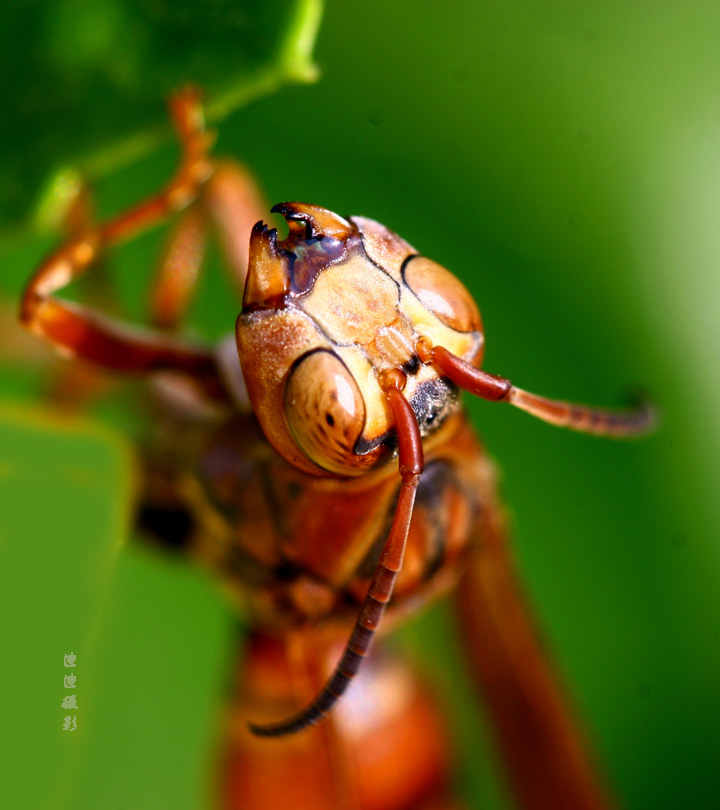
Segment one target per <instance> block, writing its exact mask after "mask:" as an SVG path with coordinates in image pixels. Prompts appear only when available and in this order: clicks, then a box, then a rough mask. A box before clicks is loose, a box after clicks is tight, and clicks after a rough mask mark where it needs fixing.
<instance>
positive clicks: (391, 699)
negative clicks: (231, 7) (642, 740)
mask: <svg viewBox="0 0 720 810" xmlns="http://www.w3.org/2000/svg"><path fill="white" fill-rule="evenodd" d="M171 113H172V118H173V122H174V126H175V129H176V131H177V134H178V136H179V140H180V144H181V149H182V156H181V161H180V166H179V169H178V171H177V173H176V175H175V177H174V178H173V179H172V180H171V181H170V182H169V184H168V185H167V186H166V187H165V188H164V189H163V190H162V191H161V192H160V193H159V194H157V195H156V196H154V197H152V198H150V199H148V200H146V201H144V202H141V203H140V204H138V205H137V206H135V207H134V208H132V209H130V210H129V211H127V212H126V213H123V214H121V215H119V216H117V217H116V218H114V219H111V220H109V221H108V222H106V223H100V224H97V223H93V222H86V223H85V224H84V225H82V226H81V227H78V228H76V232H75V233H74V234H73V236H72V237H71V238H69V239H68V240H66V241H65V242H64V243H63V244H62V245H61V246H60V247H59V248H58V249H56V250H55V251H54V252H53V253H52V254H51V255H50V256H49V257H48V258H47V259H46V260H45V261H44V262H43V263H42V265H41V266H40V268H39V269H38V270H37V272H36V273H35V275H34V276H33V278H32V279H31V281H30V283H29V284H28V286H27V290H26V292H25V295H24V297H23V300H22V304H21V310H20V319H21V321H22V323H23V324H24V325H25V326H26V327H27V328H28V329H29V330H30V331H32V332H33V333H35V334H37V335H39V336H40V337H41V338H43V339H44V340H45V341H48V342H49V343H50V344H51V345H52V346H54V347H55V348H56V349H57V350H58V351H59V352H60V353H61V354H63V355H65V356H69V357H72V358H75V359H76V360H78V361H81V362H84V363H89V364H91V365H93V366H96V367H99V368H102V369H104V370H109V371H112V372H115V373H118V374H123V375H134V376H141V377H144V378H148V379H149V380H151V381H152V382H153V384H154V392H155V393H154V397H155V399H154V406H153V407H154V408H155V409H156V410H155V418H154V420H153V422H154V425H155V430H154V431H153V432H152V434H151V435H150V436H149V437H148V440H147V442H144V443H143V447H142V449H141V454H142V456H143V459H144V462H145V463H144V473H143V475H144V486H143V498H142V503H141V505H140V507H139V510H138V513H139V519H140V522H141V525H142V526H143V527H144V529H145V530H146V532H148V533H149V534H152V535H154V536H156V537H158V538H159V539H162V540H164V541H165V542H167V543H171V544H174V545H178V544H181V545H183V547H184V548H186V550H187V551H188V554H189V555H190V556H191V557H194V558H195V559H196V560H198V561H199V562H200V563H201V564H203V565H205V566H207V567H209V568H211V569H212V570H213V571H215V572H216V573H217V574H218V576H219V577H220V578H221V579H222V580H223V582H224V583H225V585H226V587H227V588H228V589H229V591H230V592H231V594H232V596H233V598H237V599H238V600H241V601H242V603H243V605H244V609H245V611H246V614H247V616H248V617H249V621H250V625H251V628H252V632H251V637H250V641H249V644H248V650H249V652H248V655H247V661H246V664H245V672H244V675H243V676H242V679H241V681H242V683H241V686H240V687H239V692H238V695H237V697H236V705H237V706H238V707H239V708H238V709H237V710H236V711H235V712H234V717H235V718H236V720H237V715H239V716H240V718H241V722H240V723H238V722H233V723H232V724H231V732H230V734H229V738H228V744H227V747H226V756H225V766H224V777H223V784H224V793H223V795H224V800H223V801H224V803H225V805H226V806H230V807H235V806H238V807H239V806H242V807H254V806H256V804H257V805H258V806H264V807H275V806H277V807H284V806H285V805H286V804H290V803H292V804H293V806H308V807H316V808H317V807H325V806H328V807H330V806H336V805H337V801H338V797H337V796H334V797H332V796H331V798H330V799H328V798H327V797H328V795H330V794H328V792H327V790H326V788H325V787H323V784H324V782H325V781H327V780H328V779H329V780H330V781H331V782H332V783H333V784H334V785H335V789H336V792H337V786H338V785H340V784H342V785H345V787H346V788H347V791H349V792H345V793H344V794H343V795H344V796H345V799H344V800H345V801H346V803H348V802H350V801H351V803H350V804H349V806H357V807H362V808H373V807H378V808H379V807H385V808H398V809H399V808H402V807H409V806H415V802H416V801H417V800H418V797H419V796H425V798H426V799H428V797H433V796H434V797H439V798H438V801H439V802H440V804H435V805H432V806H441V805H442V806H447V802H448V801H449V799H447V798H446V797H447V796H448V795H449V794H448V790H449V788H448V787H447V763H446V762H445V759H446V755H445V754H444V753H443V751H444V750H445V745H444V743H443V744H441V742H440V740H442V739H443V735H444V733H445V732H444V731H443V722H442V719H441V717H440V716H439V710H438V709H437V706H436V705H435V704H434V703H433V701H432V699H431V698H430V697H429V696H428V695H427V694H426V692H425V691H424V689H423V687H422V685H421V683H420V681H419V680H418V679H417V678H416V677H415V676H414V675H413V674H412V673H411V671H410V670H409V669H403V668H402V666H400V665H398V664H395V663H393V662H389V663H388V661H387V659H385V658H384V657H383V656H382V654H379V655H373V654H371V647H372V645H373V641H374V638H375V636H376V634H377V633H378V632H379V631H381V630H384V629H386V628H387V627H390V626H392V625H393V624H396V623H398V622H400V621H402V619H403V618H404V617H406V616H408V615H410V614H412V613H414V612H415V611H417V610H418V609H419V608H420V607H422V606H424V605H425V604H427V603H428V602H430V601H431V600H432V599H435V598H437V597H438V596H440V595H441V594H444V593H447V592H449V591H452V590H455V591H456V592H457V594H458V601H459V603H460V604H461V606H462V609H461V613H460V615H461V624H462V625H463V628H464V632H465V636H466V639H467V646H468V650H469V654H470V656H469V657H470V661H471V665H472V667H473V669H474V671H475V673H476V675H477V678H478V680H479V682H480V684H481V686H482V690H483V692H484V694H485V696H486V700H487V704H488V709H489V714H490V716H491V719H492V726H493V729H494V733H495V736H496V740H497V745H498V747H499V749H500V751H501V752H502V759H503V762H504V764H505V766H506V770H507V773H508V777H509V781H510V784H511V786H512V787H513V790H514V792H515V795H516V798H517V800H518V804H519V806H521V807H523V808H541V807H542V808H546V807H547V808H549V807H553V808H568V810H569V809H570V808H573V810H580V809H581V808H601V807H609V806H610V800H609V799H608V798H607V796H606V791H605V789H604V787H603V785H602V782H601V779H600V777H598V776H597V774H596V771H595V769H594V766H593V765H592V762H591V755H590V754H589V752H588V750H587V746H586V744H585V742H584V739H583V737H582V735H581V734H580V733H579V731H578V728H577V725H576V721H575V720H574V717H573V714H572V712H571V710H570V709H569V708H568V707H567V700H566V698H565V696H564V694H563V692H562V690H560V689H559V687H558V686H557V684H556V679H555V676H554V673H553V670H552V666H551V664H550V663H549V662H548V660H547V658H546V655H545V653H544V652H543V648H542V645H541V643H540V642H539V641H538V636H537V633H536V631H535V630H534V627H533V623H532V620H531V618H530V615H531V614H530V611H529V610H528V608H527V607H526V605H525V602H524V599H523V597H522V588H521V587H520V585H519V584H518V583H517V581H516V579H515V575H514V573H513V568H512V561H511V555H510V552H509V549H508V544H507V541H506V537H505V532H504V520H503V513H502V508H501V506H500V500H499V497H498V495H497V491H496V485H495V474H494V468H493V465H492V463H491V462H490V461H489V460H488V458H487V456H486V454H485V453H484V451H483V449H482V447H481V445H480V444H479V442H478V440H477V439H476V437H475V436H474V434H473V431H472V430H471V428H470V426H469V423H468V421H467V418H466V416H465V415H464V413H463V410H462V406H461V401H460V392H461V391H466V392H469V393H471V394H473V395H475V396H477V397H480V398H482V399H485V400H488V401H490V402H495V403H505V404H509V405H512V406H514V407H516V408H519V409H521V410H524V411H526V412H527V413H529V414H531V415H533V416H535V417H537V418H539V419H542V420H544V421H546V422H549V423H551V424H554V425H557V426H561V427H567V428H571V429H573V430H578V431H583V432H587V433H593V434H596V435H600V436H611V437H631V436H636V435H639V434H641V433H643V432H646V431H647V430H649V429H650V428H651V427H652V424H653V413H652V410H651V409H650V408H649V407H647V406H641V407H637V408H635V409H632V410H627V411H610V410H604V409H597V408H590V407H586V406H584V405H575V404H569V403H566V402H562V401H557V400H551V399H547V398H545V397H541V396H538V395H536V394H533V393H530V392H528V391H525V390H523V389H522V388H519V387H517V386H516V385H514V384H513V383H511V382H510V381H509V380H507V379H505V378H503V377H500V376H496V375H493V374H490V373H488V372H486V371H484V370H482V368H481V366H482V361H483V350H484V344H485V336H484V332H483V327H482V321H481V317H480V313H479V311H478V308H477V306H476V304H475V302H474V301H473V299H472V298H471V297H470V295H469V293H468V292H467V291H466V289H465V288H464V287H463V285H462V284H461V283H460V282H459V281H458V280H457V278H455V276H453V275H452V273H450V272H449V271H448V270H446V269H445V268H443V267H441V266H440V265H439V264H437V263H436V262H434V261H432V260H431V259H429V258H427V257H425V256H423V255H422V254H421V253H420V252H419V251H417V250H416V249H415V248H414V247H412V246H411V245H410V244H408V243H407V242H406V241H405V240H404V239H402V238H401V237H400V236H398V235H397V234H395V233H393V232H392V231H391V230H389V229H388V228H386V227H385V226H384V225H382V224H380V223H378V222H375V221H373V220H371V219H367V218H365V217H359V216H351V217H343V216H340V215H338V214H336V213H333V212H332V211H329V210H327V209H325V208H322V207H320V206H318V205H313V204H308V203H301V202H285V203H281V204H279V205H276V206H275V207H274V208H272V209H271V210H272V212H273V213H276V214H279V215H280V216H281V217H283V219H284V220H285V222H286V225H287V235H286V236H285V237H284V238H281V237H280V236H279V234H278V231H277V229H276V228H271V227H269V225H268V224H266V223H265V222H264V220H263V216H264V215H265V214H264V210H265V209H264V206H263V203H262V200H261V196H260V194H259V192H258V191H257V189H256V187H255V185H254V184H253V182H252V180H251V179H250V178H249V176H248V175H247V174H246V173H245V172H244V170H242V169H241V168H239V167H238V166H237V165H236V164H233V163H228V162H222V161H219V160H216V159H214V158H212V157H211V156H210V146H211V143H212V135H211V134H210V133H209V132H208V131H207V130H206V129H205V126H204V121H203V114H202V103H201V98H200V94H199V92H198V91H196V90H194V89H188V90H185V91H183V92H181V93H178V94H177V95H176V96H174V97H173V99H172V101H171ZM170 216H174V217H176V225H175V227H174V229H173V231H172V233H171V238H170V241H169V243H168V246H167V249H166V251H165V254H164V256H163V259H162V261H161V263H160V268H159V271H158V273H157V275H156V277H155V280H154V284H153V293H152V298H151V306H150V313H151V314H150V320H151V327H152V329H151V330H140V329H138V328H133V327H130V326H127V325H125V324H122V323H119V322H117V321H113V320H110V319H109V318H107V317H105V316H104V315H102V314H101V313H100V312H99V311H97V310H96V309H94V308H92V307H90V306H88V305H83V304H78V303H73V302H70V301H68V300H64V299H62V298H60V297H58V296H57V295H56V294H57V293H58V292H59V291H60V290H61V289H63V288H64V287H65V286H67V285H68V284H69V283H70V282H71V281H73V280H74V279H76V278H78V277H80V276H81V275H82V274H84V273H86V272H87V271H88V270H90V269H91V268H92V267H93V266H95V265H97V264H98V263H99V262H100V261H101V260H102V259H103V257H104V256H105V254H106V252H107V251H108V250H109V249H110V248H113V247H115V246H117V245H118V244H120V243H122V242H123V241H125V240H127V239H129V238H131V237H132V236H134V235H135V234H137V233H139V232H140V231H142V230H144V229H147V228H149V227H152V226H154V225H156V224H158V223H159V222H161V221H162V220H164V219H166V218H168V217H170ZM210 223H212V224H213V225H214V226H215V228H216V229H217V231H218V233H219V236H220V240H221V242H222V243H223V245H224V248H225V254H226V259H227V265H228V267H229V269H230V272H231V275H232V277H233V278H234V280H235V282H236V284H237V288H238V290H239V291H240V293H241V295H242V309H241V312H240V315H239V317H238V319H237V323H236V329H235V334H234V336H231V337H230V338H228V339H225V340H222V341H221V342H220V343H219V344H218V345H216V346H211V345H204V344H201V343H197V342H195V341H192V340H190V339H189V338H188V337H186V336H184V335H183V334H182V331H181V326H182V322H183V319H184V316H185V313H186V311H187V309H188V307H189V304H190V301H191V299H192V296H193V292H194V290H195V287H196V284H197V281H198V278H199V273H200V268H201V265H202V261H203V256H204V249H205V241H206V236H205V235H206V231H207V228H208V225H209V224H210ZM398 667H400V668H398ZM356 680H357V681H358V683H357V684H356V685H355V687H352V685H353V682H354V681H356ZM346 693H347V695H346ZM373 695H374V697H373ZM320 721H323V722H320ZM316 724H317V728H316V729H314V730H312V731H308V730H307V729H308V728H309V727H312V726H315V725H316ZM264 738H270V739H264ZM276 738H285V739H284V740H280V739H276ZM378 750H382V751H384V752H385V757H384V759H383V757H379V758H378V756H377V751H378ZM328 762H331V763H333V764H332V767H330V766H329V765H327V763H328ZM323 763H324V764H323ZM383 763H384V764H383ZM328 768H329V770H328ZM331 772H332V774H333V775H332V776H331V777H330V776H328V774H330V773H331ZM348 785H350V787H348ZM391 786H392V787H391ZM331 793H332V791H331ZM348 795H352V797H353V798H352V800H349V799H347V796H348ZM300 797H304V798H300ZM323 797H324V798H323ZM443 797H445V798H443ZM428 800H429V799H428ZM428 806H430V805H428Z"/></svg>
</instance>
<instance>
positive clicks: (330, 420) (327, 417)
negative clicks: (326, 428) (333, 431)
mask: <svg viewBox="0 0 720 810" xmlns="http://www.w3.org/2000/svg"><path fill="white" fill-rule="evenodd" d="M325 421H326V422H327V423H328V425H330V427H334V425H335V420H334V419H333V417H332V414H330V413H326V414H325Z"/></svg>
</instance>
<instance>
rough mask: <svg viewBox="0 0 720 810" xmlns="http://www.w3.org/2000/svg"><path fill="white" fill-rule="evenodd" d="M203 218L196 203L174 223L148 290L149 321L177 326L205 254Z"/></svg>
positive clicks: (170, 327) (168, 328) (160, 325)
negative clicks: (149, 290)
mask: <svg viewBox="0 0 720 810" xmlns="http://www.w3.org/2000/svg"><path fill="white" fill-rule="evenodd" d="M206 231H207V222H206V217H205V212H204V211H203V209H202V206H201V205H200V204H199V203H194V204H193V205H191V206H190V207H189V208H188V209H187V210H186V211H183V212H182V214H181V215H180V217H179V218H178V221H177V222H176V223H174V225H173V227H172V230H171V233H170V238H169V239H168V240H167V243H166V245H165V249H164V251H163V255H162V257H161V259H160V263H159V266H158V271H157V275H156V277H155V280H154V283H153V286H152V290H151V293H150V322H151V323H152V324H153V325H154V326H156V327H158V328H159V329H163V330H166V331H175V330H176V329H178V328H179V327H180V326H181V324H182V321H183V319H184V318H185V315H186V314H187V311H188V308H189V307H190V304H191V302H192V299H193V295H194V293H195V289H196V287H197V282H198V277H199V274H200V270H201V267H202V263H203V260H204V258H205V248H206V245H207V239H206Z"/></svg>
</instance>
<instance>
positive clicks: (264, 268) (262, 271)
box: [243, 220, 293, 309]
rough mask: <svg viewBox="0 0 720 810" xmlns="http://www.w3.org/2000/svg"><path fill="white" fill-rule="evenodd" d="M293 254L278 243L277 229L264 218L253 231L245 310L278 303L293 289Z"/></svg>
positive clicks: (244, 303)
mask: <svg viewBox="0 0 720 810" xmlns="http://www.w3.org/2000/svg"><path fill="white" fill-rule="evenodd" d="M292 259H293V257H292V254H290V253H288V252H287V251H286V250H283V249H282V248H281V247H279V246H278V240H277V229H276V228H268V226H267V225H266V224H265V223H264V222H263V221H262V220H261V221H260V222H258V223H256V224H255V225H254V227H253V229H252V233H251V234H250V261H249V263H248V275H247V280H246V282H245V293H244V295H243V309H248V308H255V309H257V308H265V307H273V306H277V305H278V303H279V302H280V301H281V299H282V298H283V297H284V296H285V295H286V293H287V292H288V291H289V290H290V281H291V275H292Z"/></svg>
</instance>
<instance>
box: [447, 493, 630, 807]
mask: <svg viewBox="0 0 720 810" xmlns="http://www.w3.org/2000/svg"><path fill="white" fill-rule="evenodd" d="M504 524H505V518H504V515H503V514H502V511H501V509H500V507H499V505H498V502H497V500H496V498H495V497H494V496H491V497H490V498H489V500H488V503H487V506H486V508H485V509H484V510H483V513H482V515H481V522H480V526H479V527H478V528H479V531H478V541H479V543H478V548H477V549H476V552H475V554H474V555H473V559H472V560H471V564H470V567H469V568H468V570H467V572H466V573H465V575H464V577H463V579H462V580H461V582H460V586H459V588H458V591H457V606H458V613H459V619H460V625H461V628H462V631H463V636H464V641H465V647H466V649H467V651H468V656H469V663H470V666H471V669H472V672H473V675H474V677H475V678H476V679H477V681H478V684H479V686H480V689H481V691H482V695H483V698H484V701H485V703H486V708H487V713H488V716H489V721H490V727H491V730H492V734H493V736H494V739H495V744H496V747H497V749H498V750H499V752H500V758H501V761H502V763H503V766H504V768H505V774H506V777H507V779H508V782H509V785H510V788H511V790H512V792H513V794H514V797H515V800H516V802H517V806H518V808H522V810H610V808H614V807H615V806H616V805H615V802H614V801H613V800H612V799H611V798H610V796H609V794H608V791H607V787H606V785H605V783H604V780H603V779H602V776H601V774H600V773H599V771H598V769H597V766H596V763H595V762H594V757H593V755H592V751H591V746H590V745H589V741H588V739H587V737H586V736H585V734H584V731H583V729H582V727H581V725H580V724H579V722H578V720H577V716H576V713H575V711H574V707H573V706H572V701H571V700H570V699H569V696H568V693H567V690H566V689H565V688H564V685H563V684H562V679H561V678H559V677H558V673H557V672H556V670H555V667H554V666H553V663H552V661H551V660H550V659H549V657H548V653H547V648H546V646H545V645H544V644H543V643H542V640H541V636H540V634H539V633H538V629H537V627H536V624H535V621H534V619H533V615H532V610H531V608H530V607H529V605H528V602H527V600H526V597H525V594H524V588H523V587H522V583H521V582H520V580H519V578H518V575H517V572H516V570H515V564H514V560H513V555H512V551H511V549H510V547H509V544H508V541H507V537H506V534H505V525H504Z"/></svg>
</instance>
